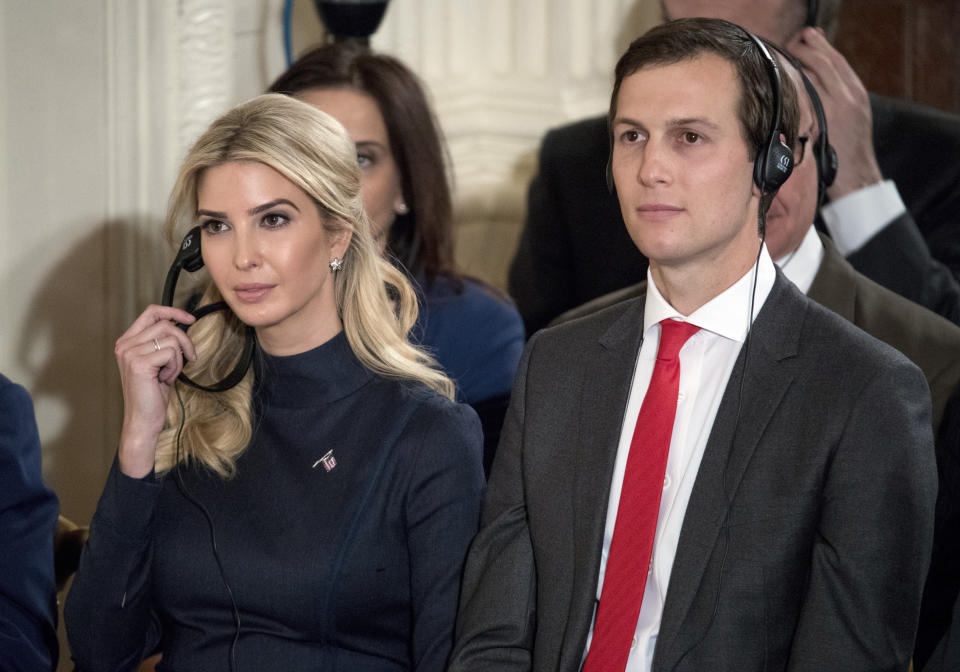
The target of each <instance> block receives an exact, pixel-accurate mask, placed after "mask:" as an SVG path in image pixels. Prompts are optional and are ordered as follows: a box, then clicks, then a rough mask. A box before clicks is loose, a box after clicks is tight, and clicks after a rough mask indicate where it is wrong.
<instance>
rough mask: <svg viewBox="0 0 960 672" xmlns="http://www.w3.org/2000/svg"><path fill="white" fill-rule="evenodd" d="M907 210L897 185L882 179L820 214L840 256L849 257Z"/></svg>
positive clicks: (831, 204)
mask: <svg viewBox="0 0 960 672" xmlns="http://www.w3.org/2000/svg"><path fill="white" fill-rule="evenodd" d="M906 211H907V207H906V206H905V205H904V204H903V199H902V198H900V192H899V191H897V185H896V184H894V183H893V180H883V181H882V182H877V183H876V184H871V185H870V186H869V187H864V188H863V189H858V190H857V191H854V192H853V193H850V194H847V195H846V196H844V197H843V198H840V199H838V200H836V201H834V202H832V203H828V204H827V205H825V206H824V207H823V208H821V210H820V215H821V216H822V217H823V221H824V223H825V224H826V225H827V231H829V232H830V237H831V238H833V242H834V243H835V244H836V246H837V249H838V250H840V254H842V255H843V256H848V255H850V254H853V253H854V252H856V251H857V250H859V249H860V248H861V247H863V246H864V245H866V244H867V241H869V240H870V239H871V238H873V237H874V236H875V235H877V234H878V233H880V231H881V230H882V229H883V228H884V227H885V226H887V225H888V224H889V223H890V222H892V221H893V220H894V219H896V218H897V217H899V216H900V215H902V214H903V213H904V212H906Z"/></svg>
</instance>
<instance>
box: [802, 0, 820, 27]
mask: <svg viewBox="0 0 960 672" xmlns="http://www.w3.org/2000/svg"><path fill="white" fill-rule="evenodd" d="M819 13H820V2H819V0H808V1H807V21H806V24H805V25H807V26H810V27H811V28H816V27H817V19H818V18H819V17H818V16H817V15H818V14H819Z"/></svg>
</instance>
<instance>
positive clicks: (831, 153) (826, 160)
mask: <svg viewBox="0 0 960 672" xmlns="http://www.w3.org/2000/svg"><path fill="white" fill-rule="evenodd" d="M817 142H818V143H819V142H820V141H819V140H818V141H817ZM817 156H818V157H819V156H822V157H823V158H822V160H821V161H820V181H821V182H823V186H824V188H827V187H829V186H830V185H831V184H833V181H834V180H836V179H837V168H838V167H839V164H840V162H839V161H838V160H837V150H835V149H834V148H833V145H831V144H829V143H827V146H826V148H825V149H824V150H823V152H822V154H821V153H820V152H819V151H818V152H817Z"/></svg>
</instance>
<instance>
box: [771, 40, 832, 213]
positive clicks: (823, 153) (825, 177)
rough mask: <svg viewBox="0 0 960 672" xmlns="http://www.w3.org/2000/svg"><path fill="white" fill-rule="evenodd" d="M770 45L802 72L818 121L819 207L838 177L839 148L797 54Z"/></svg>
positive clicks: (821, 104)
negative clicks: (829, 131)
mask: <svg viewBox="0 0 960 672" xmlns="http://www.w3.org/2000/svg"><path fill="white" fill-rule="evenodd" d="M769 46H772V47H773V48H774V49H776V50H777V53H779V54H780V55H781V56H782V57H783V58H784V59H786V60H787V61H788V62H789V63H790V65H792V66H793V67H794V69H795V70H796V71H797V72H798V73H800V80H801V81H802V82H803V88H804V89H806V90H807V97H808V98H809V99H810V105H811V106H812V107H813V116H814V118H815V119H816V122H817V139H816V141H815V142H814V143H813V158H814V161H815V162H816V165H817V207H818V208H819V207H820V206H822V205H823V202H824V200H825V199H826V197H827V188H828V187H829V186H830V185H832V184H833V182H834V180H836V179H837V169H838V167H839V161H838V159H837V150H835V149H834V148H833V145H831V144H830V135H829V133H828V132H827V115H826V114H825V113H824V111H823V103H822V102H821V101H820V96H819V94H817V89H816V88H815V87H814V86H813V82H811V81H810V78H809V77H807V75H806V73H805V72H804V71H803V70H804V68H803V63H801V62H800V61H799V60H798V59H797V57H796V56H794V55H793V54H791V53H789V52H788V51H786V50H785V49H783V48H781V47H779V46H777V45H775V44H773V43H772V42H771V43H769Z"/></svg>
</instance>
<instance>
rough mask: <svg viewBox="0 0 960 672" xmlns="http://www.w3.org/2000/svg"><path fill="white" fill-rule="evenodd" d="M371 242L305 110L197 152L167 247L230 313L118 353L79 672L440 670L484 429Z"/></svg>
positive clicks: (262, 109)
mask: <svg viewBox="0 0 960 672" xmlns="http://www.w3.org/2000/svg"><path fill="white" fill-rule="evenodd" d="M371 227H372V224H371V222H370V220H369V218H368V216H367V214H366V212H365V210H364V206H363V196H362V193H361V178H360V168H359V166H358V164H357V154H356V146H355V144H354V143H353V141H352V140H351V139H350V137H349V136H348V135H347V133H346V131H345V130H344V129H343V127H342V126H341V125H340V124H339V123H338V122H337V121H336V120H335V119H333V118H332V117H331V116H329V115H327V114H325V113H323V112H321V111H319V110H317V109H316V108H314V107H312V106H310V105H308V104H306V103H304V102H301V101H297V100H294V99H293V98H291V97H289V96H284V95H280V94H270V95H264V96H260V97H258V98H255V99H253V100H251V101H248V102H246V103H244V104H242V105H240V106H238V107H236V108H234V109H233V110H231V111H229V112H227V113H226V114H224V115H223V116H222V117H220V118H219V119H217V120H216V121H215V122H213V124H212V125H211V126H210V128H209V129H208V130H207V131H206V132H205V133H204V134H203V135H202V136H201V137H200V138H199V139H198V140H197V142H196V143H195V144H194V146H193V147H192V148H191V150H190V151H189V152H188V155H187V157H186V158H185V160H184V163H183V166H182V168H181V171H180V174H179V177H178V179H177V182H176V185H175V187H174V189H173V192H172V194H171V199H170V207H169V210H168V217H167V222H166V233H167V236H168V239H170V240H180V239H183V241H184V242H183V243H182V244H181V246H180V248H181V251H182V253H183V254H186V255H189V254H190V253H191V251H192V250H196V256H198V257H199V259H195V260H196V261H201V262H202V263H200V264H199V265H200V266H203V267H205V269H206V270H207V271H208V272H209V279H208V280H207V281H206V283H205V284H204V293H203V298H202V299H201V302H200V303H201V306H208V305H210V304H215V303H218V302H219V301H220V300H221V299H222V301H223V302H225V304H226V305H225V306H223V305H221V308H223V309H222V310H218V311H215V312H214V313H213V314H211V315H209V316H207V317H203V319H198V318H197V317H195V316H194V315H192V314H191V313H188V312H186V311H183V310H180V309H178V308H175V307H172V306H167V305H164V306H149V307H148V308H147V309H146V310H144V312H143V313H142V314H141V315H140V316H139V317H138V318H137V319H136V320H135V321H134V322H133V324H132V325H131V326H130V328H129V329H128V330H127V331H126V332H125V333H124V334H123V335H122V336H121V337H120V338H119V339H118V341H117V343H116V346H115V354H116V358H117V365H118V368H119V369H120V379H121V384H122V387H123V395H124V421H123V426H122V429H121V436H120V440H119V447H118V451H117V457H116V460H115V461H114V464H113V466H112V468H111V470H110V473H109V475H108V477H107V483H106V486H105V488H104V492H103V495H102V496H101V498H100V501H99V503H98V506H97V511H96V513H95V514H94V517H93V520H92V522H91V526H90V536H89V539H88V541H87V544H86V545H85V547H84V550H83V553H82V555H81V558H80V567H79V569H78V571H77V574H76V576H75V578H74V583H73V586H72V587H71V590H70V593H69V595H68V597H67V603H66V606H65V610H64V618H65V621H66V625H67V635H68V637H69V641H70V649H71V654H72V656H73V658H74V660H75V661H76V662H77V666H78V667H79V668H80V669H83V670H85V671H89V672H93V671H95V670H118V669H135V668H136V667H137V665H138V664H139V662H140V661H141V660H143V659H144V658H145V657H147V656H148V655H150V654H151V653H153V652H154V651H155V649H156V648H157V647H159V649H160V650H161V652H162V656H163V663H162V667H163V668H169V669H202V670H240V669H244V670H273V669H277V670H302V669H351V670H371V671H372V670H382V671H384V672H386V671H390V672H394V671H396V670H417V671H418V672H440V671H441V670H443V668H444V666H445V664H446V659H447V655H448V653H449V651H450V647H451V646H452V629H453V619H454V616H455V612H456V603H457V592H458V589H459V579H460V571H461V568H462V565H463V559H464V557H465V554H466V549H467V546H468V544H469V542H470V539H471V538H472V537H473V534H474V533H475V531H476V528H477V524H478V519H479V511H480V502H481V499H482V495H483V490H484V477H483V469H482V463H481V458H482V455H481V434H480V423H479V420H478V418H477V416H476V413H474V411H473V410H472V409H471V408H470V407H469V406H466V405H465V404H458V403H455V402H454V401H453V397H454V385H453V383H452V381H451V380H450V379H449V378H448V377H447V376H446V375H445V374H444V373H443V372H442V371H440V370H439V368H438V367H437V365H436V362H435V361H434V360H433V359H432V358H431V357H430V356H429V354H427V353H426V352H424V351H422V350H420V349H419V348H417V347H415V346H414V345H413V344H412V343H411V342H410V341H409V340H408V339H409V337H408V334H409V331H410V329H411V327H412V326H413V324H414V322H415V320H416V316H417V301H416V296H415V293H414V290H413V288H412V287H411V285H410V283H409V281H408V280H407V278H406V275H405V274H404V273H403V272H402V271H400V270H399V269H397V268H396V267H394V266H393V265H392V264H390V263H389V262H388V261H387V260H386V259H384V258H383V256H382V255H381V252H380V249H379V247H378V246H377V245H376V243H375V242H374V240H373V236H372V233H371ZM184 234H187V236H186V237H184ZM178 259H181V260H182V258H180V257H178ZM183 263H184V264H185V265H186V267H187V268H191V267H193V265H192V264H189V265H188V264H187V261H186V260H184V261H183ZM197 268H198V266H197V267H193V270H197ZM170 294H172V291H171V292H170ZM178 324H183V325H191V327H190V329H189V333H187V332H185V331H184V330H182V329H180V328H179V326H178ZM247 345H249V346H250V347H251V348H252V350H253V358H252V364H250V366H249V367H241V369H240V372H241V373H242V379H241V380H240V382H239V383H238V384H236V385H235V386H232V387H230V386H229V385H228V386H226V387H228V388H229V389H219V390H217V389H210V385H211V384H212V383H213V382H214V381H217V380H220V379H221V378H222V377H223V376H224V375H225V372H227V371H230V370H231V369H232V368H233V366H234V361H235V360H236V359H237V353H239V352H242V351H243V348H244V347H245V346H247ZM184 368H185V369H186V372H187V374H188V375H189V376H190V377H191V378H192V380H193V381H195V382H196V381H200V382H201V383H204V384H206V385H207V388H206V389H199V388H196V387H194V386H180V385H179V383H178V381H179V374H180V373H181V371H182V370H183V369H184ZM218 387H219V386H218Z"/></svg>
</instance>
